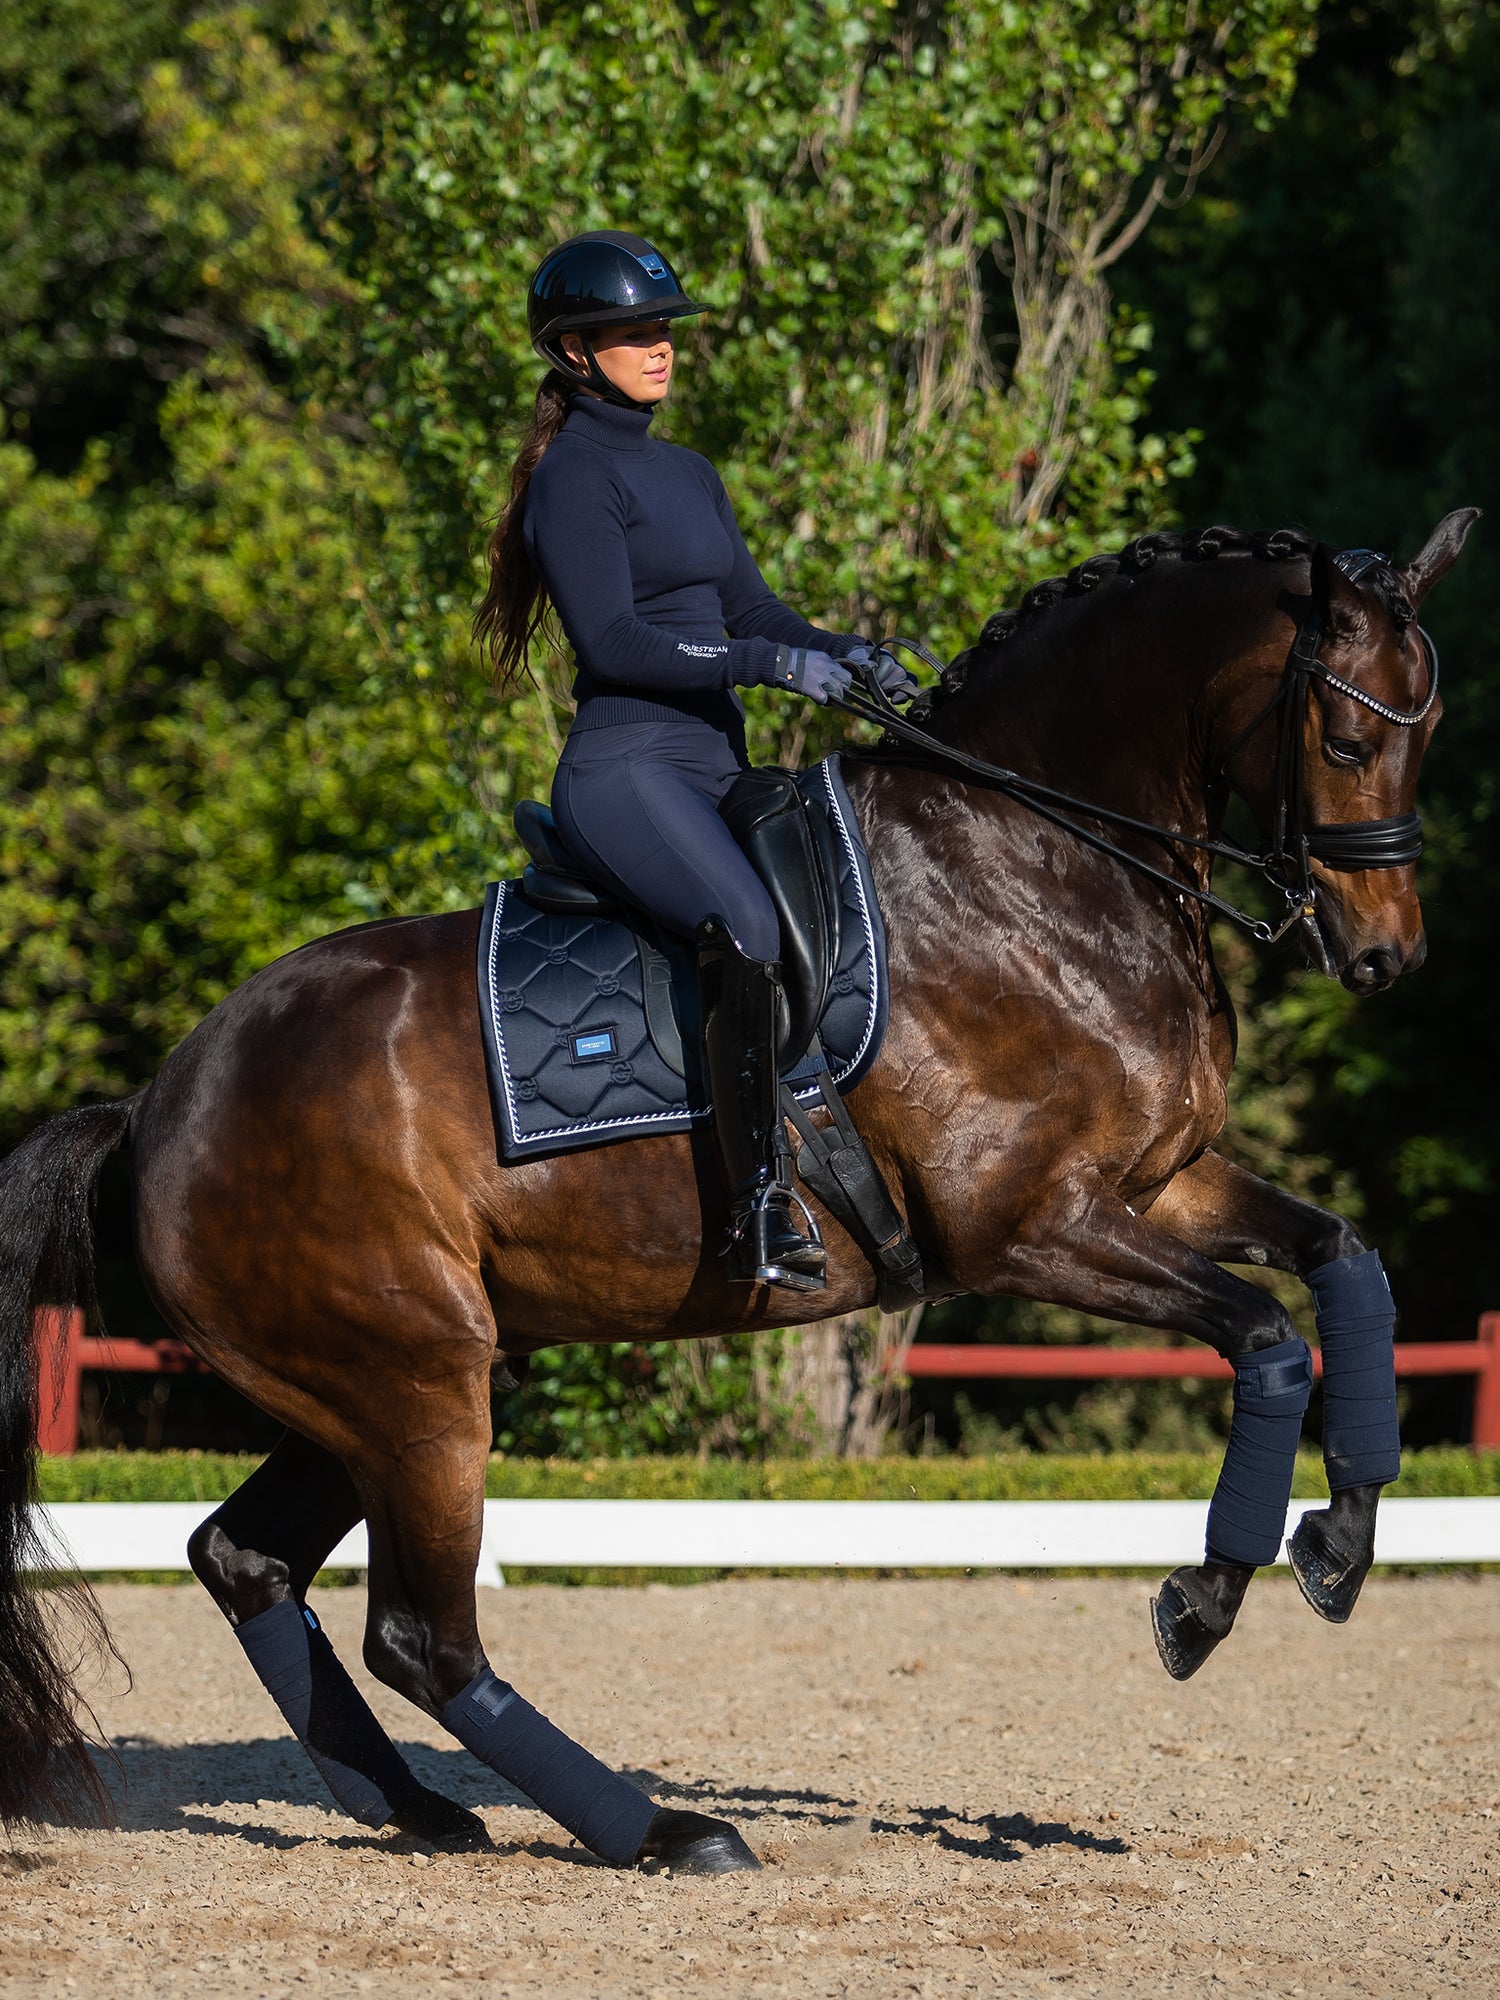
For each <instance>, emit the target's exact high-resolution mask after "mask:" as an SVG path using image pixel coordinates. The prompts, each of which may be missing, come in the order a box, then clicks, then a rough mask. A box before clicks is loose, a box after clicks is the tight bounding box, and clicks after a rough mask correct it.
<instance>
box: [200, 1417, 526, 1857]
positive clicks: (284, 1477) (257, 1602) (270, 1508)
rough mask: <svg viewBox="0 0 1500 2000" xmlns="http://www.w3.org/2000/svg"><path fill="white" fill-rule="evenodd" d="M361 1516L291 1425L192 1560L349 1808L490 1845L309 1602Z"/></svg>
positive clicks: (322, 1456)
mask: <svg viewBox="0 0 1500 2000" xmlns="http://www.w3.org/2000/svg"><path fill="white" fill-rule="evenodd" d="M361 1511H362V1510H361V1508H360V1504H359V1501H358V1499H357V1498H356V1496H355V1492H354V1488H353V1486H352V1484H351V1483H350V1479H349V1475H348V1473H347V1472H346V1471H345V1470H344V1468H343V1466H342V1465H341V1464H340V1463H339V1461H338V1460H337V1459H336V1458H334V1457H332V1456H331V1454H330V1453H328V1452H326V1451H323V1450H322V1449H320V1447H319V1446H317V1445H315V1444H311V1443H309V1442H308V1440H307V1439H306V1438H302V1437H299V1436H298V1435H297V1434H296V1433H295V1432H293V1431H289V1432H288V1433H287V1435H286V1436H285V1437H284V1438H283V1439H282V1441H281V1443H280V1444H278V1445H277V1447H276V1449H275V1450H274V1451H273V1452H272V1453H271V1454H270V1456H269V1457H268V1458H267V1459H266V1460H265V1462H264V1464H262V1465H260V1466H259V1467H257V1469H256V1470H255V1471H254V1472H253V1473H252V1474H251V1475H250V1477H249V1479H247V1480H246V1481H245V1483H244V1485H243V1486H241V1487H240V1488H239V1489H238V1491H237V1492H235V1493H234V1494H233V1496H232V1497H231V1498H230V1499H228V1500H226V1501H225V1503H224V1505H223V1506H222V1507H220V1508H218V1509H217V1510H216V1511H215V1512H214V1513H213V1514H211V1515H210V1516H209V1518H208V1520H206V1521H205V1522H204V1523H203V1524H202V1526H201V1527H199V1528H197V1529H195V1530H194V1533H193V1536H192V1539H191V1540H190V1541H189V1543H188V1560H189V1561H190V1562H191V1564H192V1566H193V1571H194V1573H195V1574H196V1576H197V1577H198V1579H199V1581H200V1582H201V1583H202V1584H203V1585H204V1586H205V1588H206V1589H207V1590H208V1593H209V1595H210V1596H211V1597H212V1598H213V1600H214V1602H215V1603H216V1604H217V1605H218V1607H219V1609H220V1610H221V1611H222V1612H223V1613H224V1615H225V1617H226V1618H227V1619H228V1620H229V1622H230V1624H231V1625H232V1626H233V1628H234V1635H235V1637H236V1638H237V1639H238V1640H239V1642H240V1645H241V1647H242V1648H243V1649H244V1652H245V1656H246V1658H247V1659H248V1660H249V1661H250V1664H251V1665H252V1666H253V1667H254V1669H255V1671H256V1673H257V1674H258V1675H259V1677H260V1680H261V1682H262V1684H263V1685H264V1686H265V1688H266V1691H267V1693H268V1694H269V1695H270V1696H271V1699H272V1700H273V1701H274V1702H275V1703H276V1706H277V1707H278V1708H279V1709H280V1710H281V1712H282V1715H283V1716H284V1717H285V1718H286V1721H287V1722H288V1724H289V1725H290V1726H291V1729H292V1731H293V1733H294V1734H295V1735H296V1737H297V1739H298V1741H299V1742H300V1743H301V1745H302V1747H303V1749H304V1750H306V1752H307V1754H308V1756H309V1757H310V1758H311V1759H312V1761H313V1763H314V1765H315V1766H316V1767H317V1769H318V1771H319V1773H320V1774H321V1776H322V1778H323V1780H324V1782H325V1783H326V1785H327V1786H328V1789H329V1790H330V1791H331V1792H332V1793H333V1796H334V1798H335V1799H336V1800H337V1802H338V1803H339V1805H341V1806H342V1807H343V1808H344V1810H345V1812H347V1813H349V1814H350V1815H351V1817H353V1818H354V1819H356V1820H358V1821H359V1822H360V1824H361V1825H362V1826H369V1827H380V1826H390V1825H394V1826H397V1827H399V1828H400V1829H401V1830H402V1831H403V1832H405V1833H415V1834H419V1835H421V1836H422V1837H423V1838H424V1839H427V1840H431V1841H433V1842H436V1843H441V1844H442V1845H443V1846H445V1847H450V1848H451V1847H479V1846H484V1847H488V1846H489V1844H490V1843H489V1836H488V1834H487V1833H486V1832H485V1828H484V1822H483V1820H481V1819H480V1818H479V1817H478V1816H477V1814H475V1813H471V1812H466V1811H465V1810H464V1809H463V1807H462V1806H460V1805H456V1804H455V1803H454V1802H453V1800H451V1799H446V1798H444V1797H443V1796H442V1795H441V1794H440V1793H438V1792H433V1791H429V1790H428V1788H427V1787H426V1786H425V1785H424V1784H422V1783H421V1782H420V1780H419V1779H418V1778H417V1776H416V1774H415V1773H414V1772H413V1771H412V1769H411V1768H410V1766H409V1765H408V1764H407V1762H406V1760H405V1758H404V1757H403V1756H402V1755H401V1753H400V1751H399V1750H397V1748H396V1746H395V1744H394V1743H392V1742H391V1740H390V1738H389V1737H388V1736H387V1735H386V1733H385V1731H384V1730H383V1729H382V1728H381V1726H380V1724H379V1722H378V1721H377V1720H376V1719H375V1716H374V1715H373V1714H372V1713H371V1710H370V1708H369V1705H368V1704H367V1703H366V1701H365V1699H364V1696H363V1695H361V1694H360V1692H359V1690H358V1689H357V1688H356V1687H355V1685H354V1683H353V1681H352V1680H350V1678H349V1676H348V1674H347V1673H346V1672H345V1671H344V1668H343V1667H342V1665H341V1664H340V1662H339V1659H338V1656H337V1655H336V1654H335V1652H334V1650H333V1648H332V1646H330V1644H329V1643H328V1639H327V1637H326V1636H325V1634H324V1633H323V1631H322V1629H321V1627H320V1626H319V1624H318V1622H317V1619H316V1617H315V1616H314V1614H313V1613H312V1612H311V1611H310V1610H309V1609H308V1607H307V1604H306V1596H307V1590H308V1587H309V1585H310V1584H311V1582H312V1580H313V1578H314V1577H315V1576H316V1575H317V1573H318V1571H319V1569H320V1568H321V1567H322V1565H323V1563H324V1562H325V1561H326V1560H327V1558H328V1555H329V1554H330V1552H331V1551H332V1550H333V1549H334V1548H336V1547H337V1546H338V1544H339V1543H340V1542H341V1541H342V1540H343V1538H344V1536H345V1535H346V1534H347V1533H348V1532H349V1530H350V1529H351V1528H352V1527H353V1526H354V1525H355V1523H356V1522H357V1521H358V1520H359V1518H360V1515H361Z"/></svg>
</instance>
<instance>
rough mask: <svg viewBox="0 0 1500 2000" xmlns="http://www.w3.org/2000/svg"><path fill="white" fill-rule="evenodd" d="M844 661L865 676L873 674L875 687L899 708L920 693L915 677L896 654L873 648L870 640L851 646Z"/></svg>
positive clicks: (863, 640)
mask: <svg viewBox="0 0 1500 2000" xmlns="http://www.w3.org/2000/svg"><path fill="white" fill-rule="evenodd" d="M844 660H845V662H846V663H847V664H848V665H849V666H851V667H857V668H859V669H860V671H861V672H862V673H863V674H865V675H871V674H873V676H874V679H875V685H876V686H877V687H878V688H879V689H880V692H881V693H882V694H883V695H884V696H885V698H886V700H887V701H890V702H894V703H896V704H897V705H898V706H900V705H901V704H902V703H905V702H908V701H912V700H914V699H915V697H916V695H917V694H918V693H919V692H920V688H919V685H918V683H917V680H916V678H915V676H914V675H912V674H910V673H908V672H907V670H906V668H905V667H903V666H902V664H901V662H900V661H899V660H898V659H897V658H896V656H895V655H894V653H887V652H885V651H884V650H883V649H882V648H877V647H875V646H872V645H871V644H870V643H869V641H868V640H865V639H861V640H860V641H859V643H858V644H857V645H855V646H851V647H850V648H849V650H848V652H846V653H845V654H844Z"/></svg>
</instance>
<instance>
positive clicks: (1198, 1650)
mask: <svg viewBox="0 0 1500 2000" xmlns="http://www.w3.org/2000/svg"><path fill="white" fill-rule="evenodd" d="M1238 1608H1239V1606H1238V1604H1236V1605H1235V1607H1234V1609H1233V1610H1231V1611H1229V1612H1228V1613H1227V1615H1226V1613H1225V1610H1224V1607H1223V1606H1222V1605H1220V1604H1217V1603H1216V1602H1215V1601H1214V1599H1213V1598H1212V1597H1211V1596H1210V1595H1209V1593H1208V1592H1207V1591H1206V1590H1205V1589H1204V1587H1203V1584H1202V1581H1201V1580H1200V1578H1199V1575H1198V1572H1197V1571H1196V1570H1193V1569H1174V1570H1173V1572H1172V1574H1171V1575H1170V1576H1169V1577H1168V1578H1167V1580H1166V1582H1165V1583H1164V1584H1163V1585H1162V1587H1161V1589H1160V1591H1159V1592H1158V1593H1157V1595H1156V1596H1155V1597H1153V1598H1152V1600H1151V1630H1152V1633H1153V1634H1154V1635H1155V1638H1156V1650H1157V1652H1158V1653H1160V1655H1161V1663H1162V1665H1163V1666H1164V1667H1165V1668H1166V1670H1167V1672H1168V1673H1169V1674H1170V1675H1171V1676H1172V1678H1173V1680H1174V1681H1185V1680H1190V1679H1191V1678H1192V1676H1193V1675H1194V1674H1195V1673H1197V1671H1198V1669H1199V1668H1200V1667H1201V1666H1202V1665H1203V1662H1204V1661H1205V1660H1206V1659H1207V1658H1208V1656H1209V1654H1210V1653H1211V1652H1212V1651H1213V1649H1214V1647H1215V1646H1217V1645H1218V1643H1219V1641H1220V1640H1221V1639H1223V1638H1225V1637H1227V1635H1228V1634H1229V1632H1230V1631H1231V1630H1232V1628H1233V1626H1234V1612H1235V1611H1236V1610H1238Z"/></svg>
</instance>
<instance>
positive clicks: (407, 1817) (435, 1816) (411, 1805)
mask: <svg viewBox="0 0 1500 2000" xmlns="http://www.w3.org/2000/svg"><path fill="white" fill-rule="evenodd" d="M386 1825H387V1826H388V1827H394V1828H395V1829H396V1831H397V1832H398V1833H409V1834H411V1835H412V1836H413V1838H415V1839H417V1840H425V1841H426V1842H427V1843H428V1845H429V1846H431V1847H438V1848H441V1849H442V1851H443V1853H445V1854H483V1853H486V1852H487V1851H488V1850H489V1849H490V1848H492V1847H493V1846H494V1844H495V1843H494V1841H492V1840H491V1839H490V1830H489V1828H488V1827H487V1826H486V1825H485V1823H484V1821H483V1820H482V1819H481V1818H480V1817H479V1815H478V1813H471V1812H469V1811H468V1810H467V1808H466V1807H464V1806H461V1805H456V1804H455V1803H454V1801H453V1800H452V1799H445V1798H444V1797H443V1795H442V1793H441V1792H430V1791H428V1789H427V1787H426V1786H425V1785H424V1786H422V1788H421V1789H420V1791H415V1792H411V1793H409V1794H408V1795H407V1797H405V1798H404V1799H402V1801H401V1803H400V1804H399V1805H398V1806H397V1807H396V1809H395V1811H394V1812H393V1813H392V1814H391V1816H390V1818H389V1819H388V1820H387V1821H386Z"/></svg>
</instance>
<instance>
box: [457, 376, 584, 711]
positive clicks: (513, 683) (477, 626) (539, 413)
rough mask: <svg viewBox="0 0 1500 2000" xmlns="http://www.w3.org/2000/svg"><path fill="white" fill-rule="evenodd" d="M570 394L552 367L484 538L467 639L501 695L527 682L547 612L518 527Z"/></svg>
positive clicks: (544, 596) (544, 595)
mask: <svg viewBox="0 0 1500 2000" xmlns="http://www.w3.org/2000/svg"><path fill="white" fill-rule="evenodd" d="M572 393H573V389H572V385H571V384H570V383H569V382H568V380H567V378H566V376H563V375H560V374H558V372H557V371H556V369H552V370H550V371H549V372H548V373H547V375H545V376H544V377H543V380H542V386H541V388H540V389H538V390H537V392H536V410H535V412H534V413H533V416H532V419H531V428H530V430H529V431H527V433H526V436H525V437H524V438H523V439H522V441H521V449H520V450H519V451H518V452H517V453H516V462H515V464H514V465H513V466H512V468H511V474H510V498H509V499H508V500H507V501H506V503H505V510H504V512H503V513H502V514H501V516H500V518H499V520H498V521H496V523H495V528H494V533H493V534H492V535H491V536H490V539H489V558H490V587H489V589H488V590H487V591H486V592H485V593H484V602H483V603H482V604H481V605H480V607H479V609H478V610H477V611H476V612H475V614H474V630H473V635H472V636H473V641H474V644H475V645H476V646H479V647H481V648H482V649H483V651H484V652H486V653H488V654H489V657H490V663H491V666H492V668H493V670H494V677H495V687H496V690H497V691H498V692H499V693H500V694H511V693H513V692H514V691H515V689H516V688H517V687H519V685H520V684H521V682H522V681H523V680H529V679H530V678H531V668H530V665H529V664H528V654H529V651H530V647H531V642H532V640H533V639H534V638H535V637H536V635H537V632H538V630H539V629H540V627H541V625H542V622H543V620H544V619H545V618H546V616H547V612H548V610H549V609H550V606H549V603H548V598H547V586H546V585H545V584H544V583H543V582H542V579H541V577H540V576H539V575H538V573H537V567H536V564H535V563H534V562H533V561H532V560H531V554H530V551H529V550H528V549H527V547H526V542H525V538H524V536H523V535H522V533H521V523H522V520H523V518H524V516H525V513H526V489H527V487H528V486H529V485H530V484H531V475H532V473H533V472H535V471H536V469H537V466H538V465H539V464H540V463H541V459H542V454H543V452H545V451H546V449H547V447H548V445H550V444H551V442H552V440H553V439H554V438H555V437H556V436H557V434H558V432H559V431H560V430H561V429H562V427H563V423H564V421H565V420H566V418H567V414H568V398H569V396H570V395H571V394H572Z"/></svg>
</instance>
